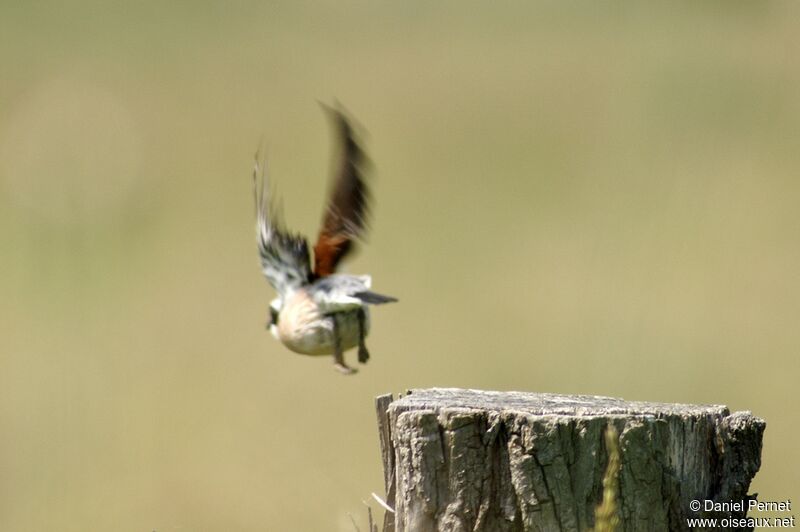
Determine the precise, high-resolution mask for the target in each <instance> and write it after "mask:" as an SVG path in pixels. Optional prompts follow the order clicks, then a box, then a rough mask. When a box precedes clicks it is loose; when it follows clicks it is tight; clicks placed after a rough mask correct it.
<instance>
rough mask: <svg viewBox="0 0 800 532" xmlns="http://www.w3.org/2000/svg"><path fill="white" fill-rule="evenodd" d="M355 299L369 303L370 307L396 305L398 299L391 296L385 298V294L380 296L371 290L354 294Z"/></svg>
mask: <svg viewBox="0 0 800 532" xmlns="http://www.w3.org/2000/svg"><path fill="white" fill-rule="evenodd" d="M353 295H354V296H355V297H357V298H358V299H360V300H361V301H363V302H364V303H367V304H369V305H383V304H384V303H396V302H397V298H396V297H391V296H385V295H383V294H378V293H375V292H372V291H371V290H364V291H363V292H356V293H355V294H353Z"/></svg>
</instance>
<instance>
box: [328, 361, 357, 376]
mask: <svg viewBox="0 0 800 532" xmlns="http://www.w3.org/2000/svg"><path fill="white" fill-rule="evenodd" d="M333 368H334V369H335V370H336V371H338V372H339V373H341V374H342V375H354V374H356V373H358V370H357V369H356V368H351V367H350V366H348V365H347V364H345V363H344V362H334V363H333Z"/></svg>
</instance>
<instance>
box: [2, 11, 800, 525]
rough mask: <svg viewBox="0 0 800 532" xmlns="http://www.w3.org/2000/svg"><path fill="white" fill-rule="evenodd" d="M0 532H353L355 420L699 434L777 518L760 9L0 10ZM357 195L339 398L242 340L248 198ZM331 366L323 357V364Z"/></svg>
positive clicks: (781, 90)
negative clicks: (357, 173) (360, 230)
mask: <svg viewBox="0 0 800 532" xmlns="http://www.w3.org/2000/svg"><path fill="white" fill-rule="evenodd" d="M0 44H2V45H1V46H0V64H2V65H3V74H2V83H0V242H2V247H1V248H0V250H1V251H0V273H2V275H0V329H1V331H2V335H1V337H2V346H1V347H0V433H1V434H2V438H1V439H0V477H1V478H2V480H0V529H2V530H4V531H42V530H54V531H55V530H58V531H86V530H116V531H128V530H130V531H142V530H144V531H150V530H157V531H158V532H167V531H173V530H175V531H177V530H184V531H231V530H241V531H256V530H309V531H317V530H341V531H351V530H353V527H352V524H351V523H350V518H349V517H348V514H352V515H353V517H354V518H355V519H356V520H357V521H358V522H360V523H361V526H362V529H364V528H365V522H366V509H365V507H364V505H363V504H362V500H366V499H368V498H369V494H370V492H373V491H376V492H379V493H380V492H381V491H382V475H381V472H380V463H379V462H380V459H379V451H378V439H377V433H376V430H375V421H374V414H373V407H372V399H373V397H374V396H375V395H377V394H380V393H384V392H390V391H392V392H398V391H401V390H404V389H406V388H414V387H425V386H460V387H473V388H484V389H501V390H505V389H516V390H531V391H546V392H561V393H583V394H600V395H611V396H620V397H624V398H627V399H636V400H652V401H668V402H687V403H696V402H697V403H723V404H727V405H729V406H730V407H731V408H732V409H734V410H741V409H748V410H752V411H753V412H754V413H755V414H757V415H759V416H762V417H764V418H766V420H767V423H768V426H767V432H766V434H765V440H764V452H763V465H762V471H761V472H760V473H759V474H758V475H757V477H756V480H755V482H754V484H753V485H752V488H751V491H754V492H758V493H759V494H760V498H761V499H762V500H782V499H787V498H790V499H795V500H798V501H800V491H799V490H798V485H800V464H798V461H797V459H796V449H797V441H798V438H799V437H800V425H798V423H797V413H796V412H797V407H798V392H797V384H798V378H799V377H800V361H798V352H799V351H800V323H799V322H800V320H799V319H798V317H799V316H800V242H799V240H798V235H800V208H799V207H800V9H799V8H798V6H797V5H796V4H794V3H792V2H788V1H787V2H769V1H768V2H759V3H750V2H721V1H720V2H706V3H702V4H697V3H689V2H685V3H684V2H677V3H671V4H659V5H655V4H648V5H645V4H637V3H633V2H622V3H616V4H608V3H590V2H575V3H561V2H535V3H527V4H525V3H515V2H509V3H502V4H497V3H482V2H469V1H468V2H463V1H462V2H443V3H438V4H435V5H431V4H430V3H427V2H418V1H411V2H319V3H314V4H311V3H302V2H294V3H288V2H287V3H282V4H277V3H271V2H233V3H223V2H176V3H171V4H165V3H159V2H149V1H144V2H134V3H127V4H123V3H108V2H99V1H98V2H72V3H62V2H39V3H14V4H9V3H8V2H6V3H3V4H2V5H0ZM334 98H336V99H338V100H340V101H341V102H342V103H343V104H344V105H345V106H346V107H347V108H348V109H349V110H350V112H351V113H352V114H353V116H355V117H356V118H357V119H358V121H359V122H360V123H361V124H362V125H363V127H364V129H365V131H366V135H365V139H366V146H367V149H368V151H369V154H370V156H371V158H372V159H373V161H374V164H375V170H376V171H375V179H374V181H373V188H374V193H375V199H376V202H375V209H374V212H375V217H374V220H373V224H372V230H371V233H370V241H369V245H368V246H367V247H365V248H363V249H362V252H361V253H360V254H359V255H358V256H357V257H356V258H355V259H354V260H353V261H352V262H351V263H350V264H349V265H348V270H349V271H350V272H353V273H362V272H363V273H366V272H369V273H371V274H372V275H373V279H374V288H375V289H376V290H378V291H380V292H384V293H387V294H391V295H394V296H397V297H398V298H400V303H399V304H397V305H392V306H386V307H382V308H379V309H377V310H376V311H375V313H374V315H373V316H374V323H373V330H372V333H371V336H370V338H369V346H370V348H371V351H372V355H373V358H372V360H371V361H370V363H369V365H368V366H366V367H364V368H363V369H362V371H361V372H360V373H359V374H358V375H356V376H354V377H350V378H345V377H342V376H340V375H338V374H336V373H335V372H334V371H333V369H332V367H331V366H332V364H331V361H330V360H329V359H311V358H305V357H302V356H299V355H294V354H292V353H290V352H288V351H287V350H286V349H284V348H283V347H282V346H280V345H279V344H278V343H277V342H276V341H275V340H274V339H273V338H272V337H271V336H270V335H269V334H268V333H267V332H266V331H265V330H264V322H265V320H266V319H267V314H268V312H267V304H268V302H269V300H270V299H271V298H272V297H273V294H272V292H271V289H270V288H269V287H268V285H267V284H266V282H265V281H264V280H263V279H262V278H261V275H260V272H259V269H258V266H257V259H256V254H255V243H254V236H253V206H252V196H251V181H250V172H251V165H252V158H253V154H254V152H255V150H256V148H257V147H258V146H259V143H262V142H263V144H264V145H265V146H267V154H268V158H269V163H270V168H271V174H272V178H273V181H274V182H275V184H276V185H277V187H278V188H279V190H280V193H281V196H282V197H283V200H284V205H285V210H286V213H287V221H288V223H289V224H290V226H292V227H294V228H296V229H298V230H301V231H303V232H305V233H307V234H311V235H313V234H315V232H316V225H317V223H318V221H319V217H320V212H321V207H322V203H323V200H324V194H325V190H326V185H327V174H328V168H329V166H330V148H331V141H330V130H329V124H328V123H327V121H326V119H325V118H324V115H323V113H322V112H321V111H320V108H319V106H318V105H317V103H316V100H321V101H326V102H332V101H333V100H334ZM350 358H351V359H352V358H353V355H351V356H350Z"/></svg>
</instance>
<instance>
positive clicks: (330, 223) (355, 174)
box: [253, 107, 397, 374]
mask: <svg viewBox="0 0 800 532" xmlns="http://www.w3.org/2000/svg"><path fill="white" fill-rule="evenodd" d="M326 110H328V111H329V113H330V115H331V117H332V118H333V123H334V127H335V133H336V136H337V138H336V142H337V143H338V145H339V146H338V147H339V153H338V160H337V164H336V165H335V167H334V168H335V170H334V175H333V180H332V183H331V192H330V197H329V199H328V204H327V207H326V208H325V211H324V213H323V217H322V227H321V228H320V231H319V235H318V236H317V243H316V244H315V245H314V267H313V269H312V267H311V261H310V254H309V248H308V242H307V241H306V239H305V237H303V236H302V235H298V234H294V233H291V232H290V231H288V230H287V229H286V227H285V225H284V223H283V219H282V216H281V213H280V210H279V209H277V208H276V205H275V202H274V201H272V200H271V199H270V197H269V184H268V183H267V175H266V169H265V166H266V165H265V164H264V163H261V162H259V158H258V156H256V163H255V168H254V170H253V184H254V193H255V201H256V242H257V244H258V255H259V257H260V259H261V271H262V272H263V274H264V276H265V277H266V278H267V281H269V283H270V284H271V285H272V287H273V288H274V289H275V291H276V292H277V293H278V297H276V298H275V299H273V300H272V302H271V303H270V320H269V329H270V332H272V334H273V336H275V337H276V338H277V339H278V340H280V341H281V342H282V343H283V345H285V346H286V347H288V348H289V349H290V350H292V351H294V352H295V353H300V354H304V355H333V363H334V367H335V368H336V369H337V370H338V371H340V372H341V373H344V374H352V373H355V372H356V369H354V368H351V367H350V366H348V365H347V364H346V363H345V360H344V352H345V351H347V350H348V349H350V348H353V347H356V346H358V361H359V362H360V363H362V364H364V363H366V362H367V360H368V359H369V351H368V350H367V346H366V344H365V342H364V340H365V338H366V336H367V333H368V332H369V327H370V317H369V306H370V305H380V304H383V303H391V302H395V301H397V299H395V298H393V297H389V296H385V295H381V294H378V293H375V292H372V291H371V290H370V285H371V282H372V279H371V277H370V276H369V275H349V274H345V273H337V268H338V266H339V264H340V262H341V261H342V260H343V259H344V258H345V257H347V255H348V254H350V252H351V251H352V250H353V248H354V246H355V243H356V241H357V240H359V239H361V237H363V235H364V232H365V230H366V228H367V217H368V214H369V200H370V193H369V189H368V187H367V183H366V181H365V176H364V173H363V166H365V165H366V160H365V156H364V152H363V151H362V150H361V147H360V146H359V143H358V141H357V139H356V137H355V134H354V132H353V127H352V125H351V124H350V121H349V120H348V119H347V117H346V116H345V114H344V113H343V112H342V111H341V110H340V109H331V108H327V107H326Z"/></svg>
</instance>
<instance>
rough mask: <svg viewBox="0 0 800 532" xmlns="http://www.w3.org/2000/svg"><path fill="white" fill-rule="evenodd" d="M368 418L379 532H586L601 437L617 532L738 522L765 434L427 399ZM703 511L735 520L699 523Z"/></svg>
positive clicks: (696, 416)
mask: <svg viewBox="0 0 800 532" xmlns="http://www.w3.org/2000/svg"><path fill="white" fill-rule="evenodd" d="M376 407H377V414H378V427H379V432H380V441H381V454H382V457H383V468H384V480H385V483H386V499H387V501H386V502H387V503H388V504H389V506H391V507H393V508H394V510H395V511H394V513H393V514H392V513H389V512H387V514H386V517H385V520H384V528H383V530H384V531H397V532H428V531H447V532H462V531H463V532H466V531H534V530H535V531H546V532H547V531H551V530H552V531H572V530H590V529H591V528H592V527H594V525H595V509H596V507H597V506H598V504H600V502H601V500H603V482H602V481H603V476H604V474H605V472H606V466H607V464H608V452H607V448H606V447H607V445H606V443H605V440H604V434H606V429H607V427H608V426H609V425H613V427H615V428H616V430H617V432H618V434H619V440H618V443H619V446H618V448H619V460H617V459H615V462H619V463H620V466H619V474H618V478H617V479H616V481H615V482H611V483H608V485H610V486H614V488H612V489H613V490H614V491H616V493H610V494H607V496H613V499H614V503H615V504H613V505H612V508H615V509H616V510H615V511H616V512H617V513H618V517H619V520H620V523H621V527H620V529H621V530H688V529H689V524H688V522H687V518H692V517H717V518H720V519H721V518H723V517H744V515H745V514H746V512H747V503H748V500H749V499H748V495H747V490H748V487H749V485H750V481H751V480H752V478H753V476H754V475H755V473H756V472H757V471H758V468H759V466H760V464H761V441H762V436H763V432H764V428H765V423H764V421H763V420H761V419H759V418H757V417H754V416H753V415H752V414H750V413H749V412H736V413H733V414H731V413H730V412H729V410H728V409H727V408H726V407H724V406H717V405H681V404H660V403H642V402H630V401H623V400H621V399H612V398H609V397H594V396H578V395H555V394H536V393H520V392H484V391H476V390H460V389H428V390H414V391H413V392H409V394H408V395H405V396H404V397H401V398H400V399H398V400H395V401H393V400H392V396H391V395H384V396H381V397H379V398H378V399H377V401H376ZM609 434H613V432H609ZM611 441H613V440H611ZM612 473H615V472H612ZM617 486H618V488H617ZM706 500H708V501H716V502H728V503H730V502H737V501H742V504H743V507H744V508H743V510H742V511H739V510H737V509H735V508H733V509H730V510H729V511H723V512H717V513H711V512H706V511H704V507H705V505H706V504H707V503H706V502H705V501H706ZM693 501H698V503H699V504H700V505H701V508H700V511H693V510H694V508H695V506H696V504H698V503H695V502H693Z"/></svg>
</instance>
